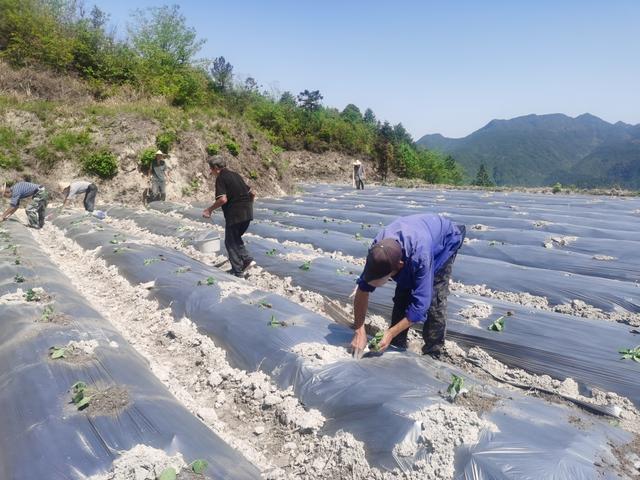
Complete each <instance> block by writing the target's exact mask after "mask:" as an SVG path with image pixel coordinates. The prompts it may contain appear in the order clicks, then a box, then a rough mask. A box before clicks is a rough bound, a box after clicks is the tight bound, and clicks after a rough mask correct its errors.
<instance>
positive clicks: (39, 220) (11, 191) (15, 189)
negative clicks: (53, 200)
mask: <svg viewBox="0 0 640 480" xmlns="http://www.w3.org/2000/svg"><path fill="white" fill-rule="evenodd" d="M3 196H4V197H5V198H10V199H11V200H9V208H7V209H6V210H5V211H4V212H3V213H2V217H0V222H4V221H5V220H6V219H7V218H9V217H10V216H11V215H13V214H14V213H15V212H16V210H18V207H19V206H20V200H23V199H25V198H31V199H32V200H31V203H29V205H27V208H26V213H27V218H28V219H29V226H30V227H32V228H42V227H43V225H44V213H45V210H46V208H47V202H48V201H49V194H48V193H47V190H46V189H45V188H44V186H42V185H38V184H36V183H30V182H17V183H15V184H13V186H11V187H5V188H4V191H3Z"/></svg>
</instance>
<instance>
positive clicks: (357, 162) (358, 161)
mask: <svg viewBox="0 0 640 480" xmlns="http://www.w3.org/2000/svg"><path fill="white" fill-rule="evenodd" d="M353 164H354V165H362V162H361V161H360V160H356V161H355V162H353Z"/></svg>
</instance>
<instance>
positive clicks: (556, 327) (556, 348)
mask: <svg viewBox="0 0 640 480" xmlns="http://www.w3.org/2000/svg"><path fill="white" fill-rule="evenodd" d="M110 214H112V215H115V216H116V217H119V218H131V219H133V220H134V221H135V222H136V223H137V224H138V225H139V226H140V227H141V228H143V229H146V230H148V231H150V232H152V233H156V234H160V235H171V232H173V231H176V230H178V229H179V228H180V226H179V223H178V224H176V223H175V222H176V221H175V219H173V218H169V217H164V218H162V217H159V216H158V215H157V214H153V213H151V212H149V213H144V212H143V213H140V212H135V211H133V210H131V209H120V210H119V211H117V212H116V211H114V210H111V211H110ZM188 234H191V235H195V234H196V232H186V231H184V230H183V231H182V233H180V234H179V235H181V236H182V238H185V235H188ZM186 238H188V237H186ZM245 240H246V242H247V244H248V248H249V249H250V251H251V254H252V255H253V256H254V258H255V259H256V261H257V263H258V264H259V265H260V266H261V267H263V268H264V269H265V270H267V271H268V272H270V273H273V274H276V275H278V276H281V277H291V278H292V282H293V284H294V285H297V286H300V287H302V288H305V289H307V290H311V291H314V292H318V293H320V294H322V295H324V296H326V297H328V298H332V299H335V300H340V301H342V302H347V303H349V302H350V299H349V298H348V297H349V295H350V294H351V292H352V291H353V288H354V280H355V278H357V276H358V275H359V273H360V268H358V267H356V266H354V265H352V264H348V263H344V262H340V261H339V260H335V259H330V258H326V257H319V258H317V259H314V260H313V261H312V262H311V268H310V269H308V270H303V269H300V268H299V267H300V266H301V265H302V261H289V260H287V259H286V258H287V257H286V256H287V254H289V253H293V252H301V253H304V254H306V255H310V254H313V252H312V251H309V250H305V249H303V248H296V247H291V246H289V247H287V246H284V245H281V244H279V243H277V242H274V241H271V240H266V239H262V238H256V237H253V236H247V238H246V239H245ZM456 268H458V265H457V262H456V265H455V266H454V271H455V269H456ZM392 297H393V288H391V287H385V288H380V289H378V290H377V291H376V293H375V294H373V295H371V296H370V310H371V311H372V312H373V313H378V314H380V315H383V316H384V317H385V318H387V319H388V318H389V317H390V314H391V306H392ZM477 303H480V304H488V305H490V306H491V308H492V311H493V313H492V314H491V315H490V316H488V317H487V318H486V319H483V320H479V321H478V323H477V325H471V324H469V322H468V320H466V319H465V318H463V317H462V316H461V315H460V314H459V312H460V311H462V310H463V309H464V308H467V307H469V306H471V305H473V304H477ZM507 312H512V313H513V315H512V316H510V317H509V318H508V319H507V328H506V329H505V331H503V332H500V333H496V332H493V331H490V330H488V327H489V326H490V325H491V323H493V322H494V321H495V320H496V319H497V318H499V317H500V316H503V315H506V313H507ZM448 335H449V337H450V338H452V339H453V340H455V341H456V342H458V343H459V344H461V345H463V346H466V347H472V346H480V347H481V348H483V349H484V350H486V351H487V352H489V353H490V354H491V355H492V356H493V357H494V358H496V359H498V360H500V361H501V362H503V363H505V364H507V365H509V366H511V367H517V368H522V369H524V370H526V371H529V372H532V373H535V374H539V375H550V376H552V377H554V378H558V379H561V380H564V379H565V378H567V377H570V378H573V379H574V380H576V381H577V382H578V383H579V385H580V386H581V387H582V388H583V390H586V391H588V390H589V389H591V388H594V387H595V388H598V389H601V390H604V391H612V392H616V393H618V394H620V395H623V396H625V397H627V398H629V399H631V400H632V401H633V402H634V403H635V404H636V405H638V406H640V383H638V382H637V376H638V373H639V370H638V366H637V364H636V363H634V362H625V361H621V360H620V355H619V354H618V350H619V349H620V348H627V347H630V346H632V345H635V343H637V338H636V337H637V335H634V334H633V333H631V332H630V328H629V327H628V326H626V325H623V324H619V323H614V322H606V321H603V320H590V319H586V318H579V317H573V316H568V315H563V314H558V313H552V312H547V311H543V310H536V309H531V308H527V307H523V306H521V305H517V304H513V303H508V302H501V301H499V300H493V299H488V298H484V297H482V298H481V297H474V296H472V295H454V294H452V295H450V296H449V323H448ZM568 338H570V339H571V342H567V339H568ZM594 338H598V339H599V341H598V342H596V343H594V342H593V339H594Z"/></svg>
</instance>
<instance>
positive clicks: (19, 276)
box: [13, 275, 24, 283]
mask: <svg viewBox="0 0 640 480" xmlns="http://www.w3.org/2000/svg"><path fill="white" fill-rule="evenodd" d="M13 281H14V282H16V283H23V282H24V277H23V276H22V275H16V276H15V277H13Z"/></svg>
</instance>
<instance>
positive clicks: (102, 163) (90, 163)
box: [82, 148, 118, 178]
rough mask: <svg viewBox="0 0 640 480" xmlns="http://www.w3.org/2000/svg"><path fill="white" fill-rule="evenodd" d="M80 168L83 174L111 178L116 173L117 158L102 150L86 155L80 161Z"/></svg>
mask: <svg viewBox="0 0 640 480" xmlns="http://www.w3.org/2000/svg"><path fill="white" fill-rule="evenodd" d="M82 168H83V169H84V171H85V172H87V173H91V174H94V175H97V176H98V177H100V178H111V177H113V176H115V174H116V173H118V158H117V157H116V156H115V155H114V154H113V153H111V152H110V151H109V150H107V149H105V148H103V149H101V150H98V151H96V152H91V153H88V154H86V155H85V156H84V158H83V159H82Z"/></svg>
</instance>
